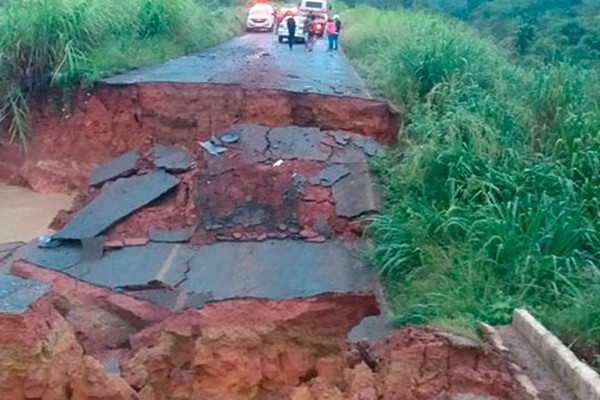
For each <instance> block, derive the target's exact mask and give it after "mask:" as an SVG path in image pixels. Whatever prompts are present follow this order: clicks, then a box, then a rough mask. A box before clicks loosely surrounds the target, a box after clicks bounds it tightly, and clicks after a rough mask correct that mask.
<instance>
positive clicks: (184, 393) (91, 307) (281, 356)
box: [0, 263, 522, 400]
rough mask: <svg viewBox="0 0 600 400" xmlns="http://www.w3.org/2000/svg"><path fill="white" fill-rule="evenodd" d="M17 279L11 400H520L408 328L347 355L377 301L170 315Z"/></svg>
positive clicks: (248, 305)
mask: <svg viewBox="0 0 600 400" xmlns="http://www.w3.org/2000/svg"><path fill="white" fill-rule="evenodd" d="M13 273H14V274H16V275H19V276H22V277H26V278H35V279H36V280H37V282H40V283H38V284H36V286H35V287H34V288H33V289H32V290H35V299H33V298H30V300H32V301H33V303H32V305H31V306H30V307H29V308H28V309H27V310H26V311H24V312H23V313H22V314H19V315H13V316H12V317H11V318H7V317H6V316H5V315H2V318H1V319H0V323H2V327H3V328H7V329H3V330H2V331H0V360H2V366H3V370H2V371H3V373H2V375H0V388H1V389H2V390H3V393H5V394H7V393H8V394H10V397H7V398H10V399H11V400H25V399H38V398H39V399H45V400H54V399H61V400H62V399H96V400H98V399H103V400H109V399H110V400H121V399H144V400H167V399H290V400H305V399H306V400H311V399H314V400H317V399H340V400H342V399H356V400H375V399H386V400H387V399H389V400H392V399H423V400H426V399H427V400H432V399H439V400H442V399H461V398H477V397H475V396H484V397H482V398H484V399H520V398H522V397H520V396H521V394H520V393H518V391H517V389H516V388H515V385H514V383H513V379H512V377H511V375H510V374H509V372H508V370H507V368H506V365H505V362H504V360H503V359H502V357H501V356H500V355H499V354H498V353H496V352H494V351H493V350H492V349H491V348H489V347H487V346H485V345H479V344H477V343H475V342H472V341H470V340H467V339H462V338H458V337H455V336H452V335H448V334H444V333H441V332H436V331H434V330H431V329H427V328H418V327H406V328H403V329H400V330H397V331H395V332H393V333H392V334H391V335H390V336H389V337H388V338H387V339H386V340H385V341H382V342H377V343H369V342H366V341H365V342H361V343H359V344H354V345H347V344H346V342H345V338H346V334H347V332H348V330H349V329H350V328H351V327H352V326H353V325H354V324H356V323H357V322H358V321H360V319H362V318H363V317H365V316H368V315H372V314H374V313H377V312H378V306H377V301H376V299H375V297H374V296H372V295H368V294H358V293H357V294H348V295H322V296H318V297H313V298H309V299H295V300H285V301H269V300H259V299H240V300H235V301H227V302H217V303H210V304H207V305H206V306H205V307H204V308H202V309H198V310H185V311H178V312H172V311H167V310H165V309H160V308H158V307H156V306H154V305H150V304H148V303H145V302H142V301H139V300H135V299H133V298H131V297H129V296H126V295H122V294H118V293H115V292H112V291H110V290H107V289H101V288H98V287H94V286H91V285H88V284H85V283H83V282H80V281H77V280H74V279H72V278H69V277H66V276H64V275H62V274H59V273H55V272H50V271H47V270H43V269H41V268H38V267H35V266H32V265H28V264H25V263H17V264H15V266H14V267H13ZM40 285H42V286H40ZM30 289H31V288H30ZM30 297H31V296H30ZM124 321H128V322H127V323H126V322H124ZM90 338H94V339H95V340H93V341H90V340H89V339H90ZM116 338H125V340H121V341H118V340H115V339H116ZM126 338H128V339H126ZM86 339H87V340H86ZM91 343H96V345H97V344H98V343H104V344H103V345H102V346H91ZM107 365H109V366H110V365H113V366H114V367H111V368H107ZM461 396H462V397H461ZM467 396H472V397H467Z"/></svg>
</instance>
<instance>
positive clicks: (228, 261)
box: [181, 240, 378, 300]
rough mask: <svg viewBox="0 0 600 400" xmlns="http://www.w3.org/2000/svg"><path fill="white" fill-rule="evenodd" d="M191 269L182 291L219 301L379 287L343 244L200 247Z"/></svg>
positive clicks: (372, 274)
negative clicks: (201, 294)
mask: <svg viewBox="0 0 600 400" xmlns="http://www.w3.org/2000/svg"><path fill="white" fill-rule="evenodd" d="M189 266H190V270H189V273H188V275H187V280H186V281H185V282H183V284H182V285H181V287H182V288H185V289H186V290H187V291H188V292H193V293H204V294H208V293H210V294H211V295H212V298H213V299H214V300H227V299H236V298H245V297H253V298H268V299H291V298H303V297H310V296H316V295H319V294H324V293H350V292H372V291H376V288H377V286H376V285H377V282H378V277H377V273H376V271H375V270H374V269H371V268H367V267H365V265H364V264H363V263H362V262H361V261H360V260H358V259H357V258H355V257H354V253H353V251H352V250H351V249H349V248H348V247H346V246H345V245H344V244H342V243H340V242H327V243H323V244H316V243H307V242H303V241H294V240H280V241H277V240H271V241H265V242H258V243H257V242H241V243H230V242H223V243H216V244H213V245H210V246H204V247H200V248H198V249H197V250H196V253H195V255H194V257H193V258H192V259H191V260H190V262H189Z"/></svg>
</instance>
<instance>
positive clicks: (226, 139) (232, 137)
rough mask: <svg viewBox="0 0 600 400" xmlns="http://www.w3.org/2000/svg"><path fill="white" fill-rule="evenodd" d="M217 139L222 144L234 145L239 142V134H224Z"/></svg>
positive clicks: (232, 132) (231, 132) (233, 132)
mask: <svg viewBox="0 0 600 400" xmlns="http://www.w3.org/2000/svg"><path fill="white" fill-rule="evenodd" d="M219 139H220V140H221V141H222V142H223V143H229V144H231V143H236V142H238V141H239V140H240V134H239V133H238V132H235V131H230V132H227V133H225V134H224V135H221V136H220V137H219Z"/></svg>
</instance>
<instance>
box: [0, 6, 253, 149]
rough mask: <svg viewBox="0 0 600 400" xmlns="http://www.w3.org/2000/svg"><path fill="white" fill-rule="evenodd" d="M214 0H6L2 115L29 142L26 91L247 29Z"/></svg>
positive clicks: (1, 28) (0, 28)
mask: <svg viewBox="0 0 600 400" xmlns="http://www.w3.org/2000/svg"><path fill="white" fill-rule="evenodd" d="M241 14H242V13H240V12H237V10H236V9H235V8H234V7H220V6H218V5H214V4H213V3H212V2H211V1H210V0H127V1H121V0H7V1H6V4H4V5H3V6H0V122H1V121H4V122H5V123H7V124H8V125H9V132H10V135H11V139H13V140H17V139H18V140H20V141H21V142H22V143H25V142H26V138H27V135H28V128H27V126H28V124H27V118H28V111H27V106H26V105H27V101H26V100H27V97H28V95H29V94H30V93H31V92H34V91H36V90H43V89H45V88H47V87H48V86H51V85H62V86H64V87H69V86H71V85H74V84H79V83H85V82H93V81H94V80H96V79H99V78H101V77H104V76H106V75H110V74H112V73H116V72H121V71H124V70H126V69H130V68H134V67H138V66H141V65H145V64H149V63H153V62H159V61H163V60H166V59H168V58H170V57H174V56H178V55H182V54H184V53H186V52H190V51H193V50H198V49H201V48H203V47H207V46H210V45H213V44H216V43H218V42H220V41H223V40H225V39H226V38H228V37H231V36H233V35H235V34H236V33H238V32H240V31H241V27H242V24H241V20H240V15H241Z"/></svg>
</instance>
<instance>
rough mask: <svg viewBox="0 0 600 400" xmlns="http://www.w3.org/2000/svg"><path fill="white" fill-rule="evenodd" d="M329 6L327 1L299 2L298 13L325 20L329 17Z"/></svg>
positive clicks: (310, 0)
mask: <svg viewBox="0 0 600 400" xmlns="http://www.w3.org/2000/svg"><path fill="white" fill-rule="evenodd" d="M329 10H330V6H329V3H328V2H327V0H302V1H301V2H300V9H299V11H300V13H302V14H310V13H312V14H313V15H315V16H317V17H322V18H324V19H325V20H327V17H328V16H329Z"/></svg>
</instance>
